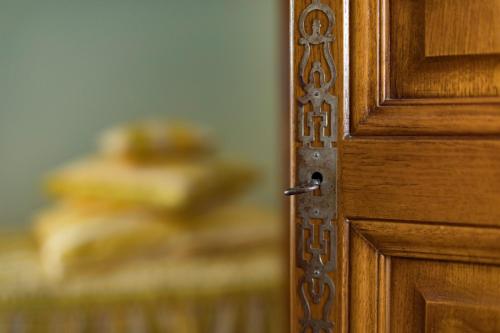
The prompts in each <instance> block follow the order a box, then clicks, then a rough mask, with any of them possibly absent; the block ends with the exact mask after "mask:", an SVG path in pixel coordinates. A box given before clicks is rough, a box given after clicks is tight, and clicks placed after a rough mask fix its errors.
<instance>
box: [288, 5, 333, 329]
mask: <svg viewBox="0 0 500 333" xmlns="http://www.w3.org/2000/svg"><path fill="white" fill-rule="evenodd" d="M314 12H321V13H322V14H323V15H324V16H325V17H326V19H327V21H328V24H327V27H325V28H322V26H321V21H320V20H319V19H317V18H315V19H312V20H308V16H309V15H310V14H312V13H314ZM315 17H318V16H315ZM307 22H311V23H310V24H311V25H312V26H311V27H310V28H306V23H307ZM294 24H295V23H294ZM297 24H298V32H299V33H300V38H299V45H297V46H296V47H302V48H303V55H302V58H301V61H300V64H299V68H298V71H299V72H298V74H299V75H298V76H299V77H298V79H299V82H300V86H301V87H302V89H303V91H304V95H302V96H297V97H296V98H297V102H296V103H297V106H296V107H297V124H296V126H297V128H296V130H297V131H296V133H297V136H296V137H297V141H298V143H299V147H298V148H297V151H296V156H297V164H296V166H297V174H296V182H297V184H307V183H308V182H310V181H311V179H313V178H314V177H317V176H318V175H321V178H322V181H321V185H320V189H319V190H317V191H314V192H310V193H305V194H301V195H300V196H298V197H297V200H296V223H297V232H296V265H297V267H298V268H299V271H301V272H302V274H299V276H298V280H297V281H296V283H297V284H296V290H297V293H298V297H299V300H300V303H301V306H302V315H301V316H300V317H299V321H300V327H301V331H302V332H304V333H305V332H312V333H321V332H327V333H330V332H333V331H334V328H335V323H334V321H333V311H332V310H333V305H334V300H335V284H334V281H333V278H332V274H334V272H335V269H336V264H337V235H336V227H335V220H336V218H337V193H336V187H337V148H336V144H335V142H336V140H337V107H338V101H337V97H336V96H333V95H332V94H331V90H332V88H333V86H334V84H335V81H336V70H335V65H334V62H333V57H332V52H331V45H332V42H333V41H334V36H333V29H334V25H335V17H334V13H333V11H332V9H331V8H330V7H329V6H328V5H326V4H324V3H322V2H321V0H312V2H311V4H310V5H309V6H307V7H306V8H305V9H304V11H303V12H302V13H301V15H300V16H299V20H298V22H297ZM308 31H310V33H308ZM315 47H316V48H320V49H321V52H314V54H320V55H321V57H318V59H313V58H312V54H313V52H312V48H315ZM313 308H314V310H313Z"/></svg>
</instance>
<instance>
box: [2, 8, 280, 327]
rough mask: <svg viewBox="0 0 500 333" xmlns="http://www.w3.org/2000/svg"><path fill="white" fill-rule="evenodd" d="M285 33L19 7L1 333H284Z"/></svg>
mask: <svg viewBox="0 0 500 333" xmlns="http://www.w3.org/2000/svg"><path fill="white" fill-rule="evenodd" d="M280 19H281V17H280V11H279V4H278V1H269V0H252V1H247V0H211V1H206V0H183V1H173V0H141V1H137V0H105V1H102V0H85V1H82V0H79V1H76V0H73V1H62V0H60V1H57V0H42V1H40V0H2V1H1V6H0V156H1V164H0V229H1V230H2V232H1V237H2V240H1V242H0V244H1V245H0V268H1V269H0V270H1V272H0V283H1V284H2V286H3V288H2V289H3V291H1V292H0V303H1V304H0V331H6V332H28V331H36V332H42V331H43V332H45V331H47V332H80V331H99V332H108V331H109V332H121V331H127V332H150V331H154V332H163V331H165V332H170V331H172V332H281V331H282V330H283V325H282V324H283V323H284V322H285V320H284V310H283V309H284V307H283V297H282V296H283V295H284V294H285V291H284V274H283V268H284V267H285V263H284V258H283V253H284V251H282V249H283V245H282V242H283V239H282V235H283V234H284V226H283V223H284V222H283V220H282V218H281V216H280V213H281V210H282V207H281V203H280V202H281V201H280V194H279V189H280V188H281V187H282V186H281V181H282V176H281V174H282V173H281V172H280V171H281V168H282V165H281V157H282V152H281V150H282V149H281V147H280V138H281V134H280V130H281V127H280V123H279V119H280V115H279V113H280V110H282V105H281V101H282V98H281V96H282V95H281V88H280V67H281V66H282V64H281V62H282V60H281V59H280V56H279V49H280V45H281V42H280V23H281V21H280ZM249 323H253V324H252V325H250V324H249Z"/></svg>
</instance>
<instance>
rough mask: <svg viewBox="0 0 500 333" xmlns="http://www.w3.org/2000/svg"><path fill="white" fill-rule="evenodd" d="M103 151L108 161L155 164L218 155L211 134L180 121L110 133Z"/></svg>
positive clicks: (103, 139) (105, 135)
mask: <svg viewBox="0 0 500 333" xmlns="http://www.w3.org/2000/svg"><path fill="white" fill-rule="evenodd" d="M99 150H100V152H101V153H102V154H104V155H105V156H108V157H114V158H121V159H126V160H129V161H134V162H143V163H144V162H155V161H162V160H177V159H182V158H192V157H195V158H196V157H199V156H204V155H208V154H210V153H212V152H213V151H214V142H213V138H212V135H211V133H210V132H209V131H208V130H207V129H204V128H200V127H197V126H195V125H192V124H187V123H182V122H176V121H159V120H157V121H140V122H135V123H131V124H127V125H122V126H118V127H115V128H112V129H110V130H107V131H105V132H104V133H103V135H102V136H101V138H100V140H99Z"/></svg>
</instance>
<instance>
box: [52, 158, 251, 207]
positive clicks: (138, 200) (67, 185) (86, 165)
mask: <svg viewBox="0 0 500 333" xmlns="http://www.w3.org/2000/svg"><path fill="white" fill-rule="evenodd" d="M255 179H256V172H255V170H253V169H252V168H250V167H247V166H245V165H243V164H237V163H228V162H220V161H205V162H200V163H185V162H178V163H168V164H151V165H141V166H140V165H134V164H130V163H123V162H120V161H113V160H106V159H99V158H88V159H85V160H82V161H78V162H76V163H73V164H70V165H69V166H67V167H64V168H62V169H61V170H59V171H56V172H55V173H54V174H53V175H52V176H50V177H49V178H48V182H47V184H48V189H49V191H50V192H51V193H53V194H55V195H56V196H61V197H65V198H72V199H78V200H88V201H104V202H110V203H116V204H128V205H145V206H148V207H152V208H158V209H164V210H167V211H178V212H179V211H184V212H185V211H187V210H199V209H202V208H205V207H207V206H210V205H211V204H214V203H218V202H220V201H223V200H225V199H228V198H233V197H234V196H236V195H237V194H239V193H241V192H242V191H243V190H245V189H247V188H248V186H249V185H250V184H251V183H253V182H254V181H255Z"/></svg>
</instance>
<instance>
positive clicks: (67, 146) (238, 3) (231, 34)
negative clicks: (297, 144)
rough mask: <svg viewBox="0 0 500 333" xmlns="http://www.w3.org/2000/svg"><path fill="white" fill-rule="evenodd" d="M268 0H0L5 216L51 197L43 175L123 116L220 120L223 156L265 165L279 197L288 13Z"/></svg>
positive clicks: (267, 185) (264, 197)
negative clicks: (282, 24) (282, 27)
mask: <svg viewBox="0 0 500 333" xmlns="http://www.w3.org/2000/svg"><path fill="white" fill-rule="evenodd" d="M278 14H279V13H278V6H277V4H276V2H275V1H271V0H177V1H173V0H163V1H160V0H157V1H154V0H135V1H131V0H115V1H112V0H80V1H71V0H67V1H51V0H1V6H0V224H2V225H12V224H27V223H29V221H30V216H31V215H32V214H33V213H34V212H35V211H36V210H37V209H39V208H40V207H42V206H43V205H44V204H46V203H47V201H48V199H47V198H46V197H45V195H44V194H43V193H42V191H41V186H40V185H41V179H42V176H43V175H44V174H45V173H46V172H47V171H50V170H51V169H53V168H54V167H57V166H59V165H61V164H62V163H64V162H66V161H68V160H71V159H73V158H75V157H79V156H81V155H82V154H83V155H84V154H87V153H91V152H92V151H94V150H95V140H96V135H97V133H99V131H101V130H102V129H104V128H107V127H109V126H110V125H113V124H115V123H118V122H123V121H126V120H132V119H138V118H142V117H151V116H159V115H164V116H167V117H174V118H187V119H193V120H196V121H198V122H201V123H204V124H206V125H207V126H210V127H213V128H214V129H215V130H216V132H217V133H218V136H219V143H220V146H221V149H222V150H223V152H224V153H225V154H231V155H236V156H239V157H240V158H243V159H246V160H250V161H253V162H254V163H256V164H257V165H259V166H261V167H262V168H263V169H264V170H267V181H265V182H264V183H263V185H262V186H261V187H260V189H259V190H258V191H257V192H256V194H255V195H254V197H253V199H254V200H259V201H262V202H265V203H267V204H271V205H276V203H277V202H278V188H279V182H278V181H276V179H277V178H279V176H278V164H279V158H280V151H281V149H280V148H279V147H278V139H279V132H278V129H279V124H278V120H279V114H278V113H279V111H280V96H279V95H280V89H279V56H278V51H279V50H278V46H279V41H278V38H279V34H278V27H279V15H278Z"/></svg>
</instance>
